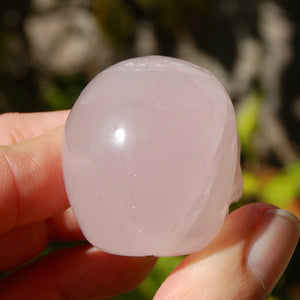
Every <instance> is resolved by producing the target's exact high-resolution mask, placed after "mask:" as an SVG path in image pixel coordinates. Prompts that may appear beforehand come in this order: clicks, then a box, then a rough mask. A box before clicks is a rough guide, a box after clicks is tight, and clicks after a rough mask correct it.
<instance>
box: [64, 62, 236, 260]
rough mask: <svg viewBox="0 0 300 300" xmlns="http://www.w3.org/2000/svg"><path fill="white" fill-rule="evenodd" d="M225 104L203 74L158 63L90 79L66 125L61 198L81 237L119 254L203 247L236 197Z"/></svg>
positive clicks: (122, 67) (230, 116) (229, 109)
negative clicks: (63, 196) (63, 193)
mask: <svg viewBox="0 0 300 300" xmlns="http://www.w3.org/2000/svg"><path fill="white" fill-rule="evenodd" d="M239 156H240V149H239V139H238V135H237V130H236V123H235V115H234V110H233V105H232V103H231V100H230V98H229V96H228V94H227V92H226V90H225V88H224V87H223V86H222V84H221V83H220V82H219V81H218V80H217V79H216V77H215V76H214V75H212V74H211V73H210V72H209V71H207V70H205V69H203V68H200V67H198V66H196V65H194V64H191V63H189V62H186V61H183V60H180V59H175V58H170V57H162V56H148V57H140V58H134V59H130V60H126V61H123V62H120V63H117V64H115V65H113V66H111V67H109V68H108V69H106V70H104V71H103V72H101V73H100V74H98V75H97V76H96V77H95V78H94V79H93V80H92V81H91V82H90V83H89V84H88V85H87V87H86V88H85V89H84V90H83V92H82V93H81V95H80V96H79V98H78V100H77V101H76V103H75V105H74V106H73V109H72V111H71V113H70V115H69V117H68V120H67V122H66V126H65V132H64V138H63V145H62V163H63V174H64V180H65V186H66V191H67V195H68V198H69V201H70V204H71V207H72V209H73V211H74V213H75V215H76V218H77V220H78V222H79V225H80V227H81V229H82V232H83V234H84V235H85V237H86V238H87V240H88V241H89V242H90V243H91V244H93V245H94V246H96V247H97V248H99V249H101V250H103V251H105V252H109V253H113V254H118V255H127V256H146V255H155V256H175V255H182V254H188V253H192V252H195V251H197V250H200V249H202V248H203V247H205V246H206V245H208V244H209V243H210V242H211V241H212V240H213V239H214V238H215V236H216V235H217V234H218V232H219V231H220V229H221V227H222V224H223V222H224V219H225V217H226V216H227V214H228V207H229V205H230V204H231V203H232V202H234V201H236V200H238V199H239V197H240V196H241V193H242V176H241V169H240V162H239V158H240V157H239Z"/></svg>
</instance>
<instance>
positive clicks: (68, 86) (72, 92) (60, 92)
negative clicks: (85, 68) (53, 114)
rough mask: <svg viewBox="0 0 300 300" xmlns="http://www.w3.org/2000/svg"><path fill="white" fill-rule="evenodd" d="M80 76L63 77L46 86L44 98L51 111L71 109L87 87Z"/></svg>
mask: <svg viewBox="0 0 300 300" xmlns="http://www.w3.org/2000/svg"><path fill="white" fill-rule="evenodd" d="M86 83H87V82H86V81H85V80H84V78H83V77H82V76H80V75H76V74H73V75H69V76H66V75H65V76H61V77H57V78H55V79H53V80H52V81H49V82H48V83H46V84H45V86H44V88H43V91H42V97H43V99H44V102H45V103H47V104H48V106H49V107H50V109H51V110H61V109H69V108H71V107H72V105H73V103H74V102H75V100H76V99H77V97H78V96H79V94H80V92H81V90H82V89H83V88H84V86H85V85H86Z"/></svg>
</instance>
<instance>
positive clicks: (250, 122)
mask: <svg viewBox="0 0 300 300" xmlns="http://www.w3.org/2000/svg"><path fill="white" fill-rule="evenodd" d="M261 103H262V95H261V94H260V93H258V92H257V91H252V92H251V93H250V95H248V97H246V98H245V99H244V101H243V102H242V103H241V105H240V107H239V108H238V110H237V116H236V122H237V129H238V134H239V137H240V140H241V146H242V153H243V155H244V156H245V159H247V160H251V159H253V158H254V150H253V138H254V136H255V133H256V131H257V129H258V128H259V126H258V120H259V113H260V107H261Z"/></svg>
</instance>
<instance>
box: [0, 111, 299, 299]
mask: <svg viewBox="0 0 300 300" xmlns="http://www.w3.org/2000/svg"><path fill="white" fill-rule="evenodd" d="M67 114H68V112H55V113H41V114H28V115H27V114H26V115H3V116H1V118H0V128H2V129H6V130H2V131H1V133H0V141H1V142H2V144H6V145H8V146H1V148H0V170H1V172H0V182H1V186H0V195H1V201H0V232H1V236H0V258H1V260H0V270H1V271H3V270H7V269H10V268H12V267H15V266H18V265H20V264H22V263H23V262H26V261H28V260H30V259H31V258H33V257H34V256H35V255H36V254H38V253H40V252H41V251H42V249H44V248H45V247H46V245H47V244H48V242H49V240H63V241H68V240H84V237H83V236H82V233H81V231H80V229H79V227H78V225H77V223H76V220H75V218H74V215H73V214H72V212H71V210H70V209H68V206H69V205H68V202H67V198H66V195H65V190H64V185H63V180H62V174H61V165H60V143H61V134H62V128H58V129H55V130H51V129H53V128H55V127H57V126H60V125H63V124H64V122H65V119H66V116H67ZM41 134H42V135H41ZM274 209H275V208H274V207H272V206H270V205H266V204H253V205H248V206H244V207H243V208H240V209H238V210H236V211H235V212H234V213H232V214H231V215H230V216H229V217H228V218H227V219H226V221H225V224H224V227H223V229H222V231H221V233H220V234H219V236H218V237H217V238H216V239H215V241H214V242H213V243H212V244H211V245H209V246H208V247H207V248H206V249H204V250H202V251H200V252H198V253H195V254H192V255H189V256H188V257H187V258H186V259H185V260H184V261H183V262H182V263H181V264H180V265H179V266H178V268H177V269H176V270H175V271H174V272H173V273H172V274H171V275H170V276H169V277H168V278H167V280H166V281H165V282H164V283H163V285H162V286H161V288H160V289H159V291H158V292H157V294H156V296H155V299H156V300H159V299H172V300H173V299H175V300H176V299H189V300H193V299H207V300H210V299H212V300H217V299H223V300H226V299H230V300H231V299H255V300H259V299H265V298H266V295H267V294H268V293H269V292H270V291H271V289H272V288H273V286H274V285H275V283H276V282H277V280H278V278H279V277H280V275H281V274H282V272H283V271H284V269H285V267H286V265H287V263H288V261H289V259H290V257H291V255H292V253H293V251H294V248H295V246H296V243H297V240H298V237H299V223H298V221H297V219H296V218H295V217H294V216H293V215H291V214H288V213H287V212H284V211H282V210H274ZM251 249H252V251H251ZM154 263H155V258H130V257H121V256H114V255H110V254H105V253H103V252H101V251H100V250H97V249H95V248H93V247H91V246H78V247H75V248H71V249H65V250H61V251H57V252H56V253H52V254H50V255H49V256H46V257H44V258H42V259H40V260H38V261H35V262H34V263H32V264H29V265H28V266H26V267H23V268H21V269H20V270H18V271H16V272H14V273H12V274H11V275H9V276H7V277H6V278H4V279H3V280H2V282H1V284H0V299H7V300H11V299H20V297H21V299H66V298H68V299H107V298H109V297H111V296H113V295H116V294H118V293H123V292H126V291H128V290H129V289H131V288H133V287H135V286H136V285H137V284H138V283H139V282H140V281H142V280H143V279H144V278H145V276H146V275H147V274H148V272H149V271H150V270H151V268H152V267H153V265H154Z"/></svg>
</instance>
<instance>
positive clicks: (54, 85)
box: [0, 0, 300, 300]
mask: <svg viewBox="0 0 300 300" xmlns="http://www.w3.org/2000/svg"><path fill="white" fill-rule="evenodd" d="M298 16H299V8H298V5H297V2H296V1H280V0H277V1H258V0H256V1H255V0H252V1H249V0H247V1H246V0H226V1H224V0H214V1H211V0H184V1H183V0H178V1H171V0H164V1H162V0H127V1H125V0H123V1H122V0H94V1H91V0H68V1H59V0H31V1H25V0H23V1H21V0H2V1H1V3H0V112H1V113H4V112H14V111H17V112H31V111H46V110H60V109H69V108H71V106H72V104H73V103H74V101H75V100H76V98H77V96H78V95H79V93H80V91H81V90H82V89H83V87H84V86H85V85H86V84H87V82H88V81H89V80H90V79H91V78H93V76H95V75H96V74H97V73H98V72H99V71H101V70H103V69H104V68H106V67H107V66H109V65H111V64H113V63H115V62H118V61H120V60H123V59H126V58H130V57H135V56H143V55H151V54H161V55H168V56H174V57H179V58H182V59H186V60H189V61H191V62H193V63H196V64H199V65H201V66H203V67H206V68H208V69H209V70H211V71H212V72H213V73H214V74H215V75H216V76H217V77H218V78H219V79H220V80H221V81H222V82H223V84H224V85H225V87H226V88H227V90H228V92H229V94H230V95H231V97H232V100H233V102H234V105H235V109H236V115H237V125H238V132H239V136H240V139H241V144H242V166H243V177H244V195H243V198H242V200H241V201H240V202H239V203H238V204H235V205H234V206H233V207H232V209H235V208H236V207H238V206H241V205H244V204H246V203H249V202H254V201H265V202H269V203H273V204H275V205H278V206H279V207H282V208H285V209H288V210H290V211H292V212H293V213H294V214H296V215H297V216H298V217H299V216H300V156H299V152H300V126H299V125H300V91H299V87H300V84H299V78H300V76H299V75H300V74H299V72H300V52H299V50H300V49H299V47H300V43H299V40H300V39H299V34H300V25H299V22H300V21H299V17H298ZM181 259H182V258H181V257H175V258H161V259H160V260H159V262H158V264H157V265H156V267H155V269H154V270H153V272H152V273H151V275H150V276H149V277H148V278H147V279H146V281H145V282H144V283H143V284H142V285H141V286H140V287H139V288H138V289H137V290H135V291H133V292H132V293H129V294H127V295H122V296H119V297H116V298H114V299H118V300H123V299H141V300H143V299H151V298H152V297H153V295H154V293H155V291H156V290H157V288H158V287H159V285H160V284H161V282H162V281H163V280H164V278H165V277H166V276H167V274H169V273H170V272H171V271H172V270H173V269H174V267H175V266H176V265H177V264H178V263H179V262H180V261H181ZM270 299H272V300H276V299H277V300H279V299H282V300H289V299H290V300H297V299H300V251H299V249H297V250H296V253H295V255H294V257H293V259H292V261H291V263H290V265H289V267H288V269H287V271H286V273H285V274H284V275H283V277H282V279H281V280H280V282H279V284H278V285H277V287H276V288H275V289H274V291H273V293H272V296H271V297H270Z"/></svg>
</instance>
